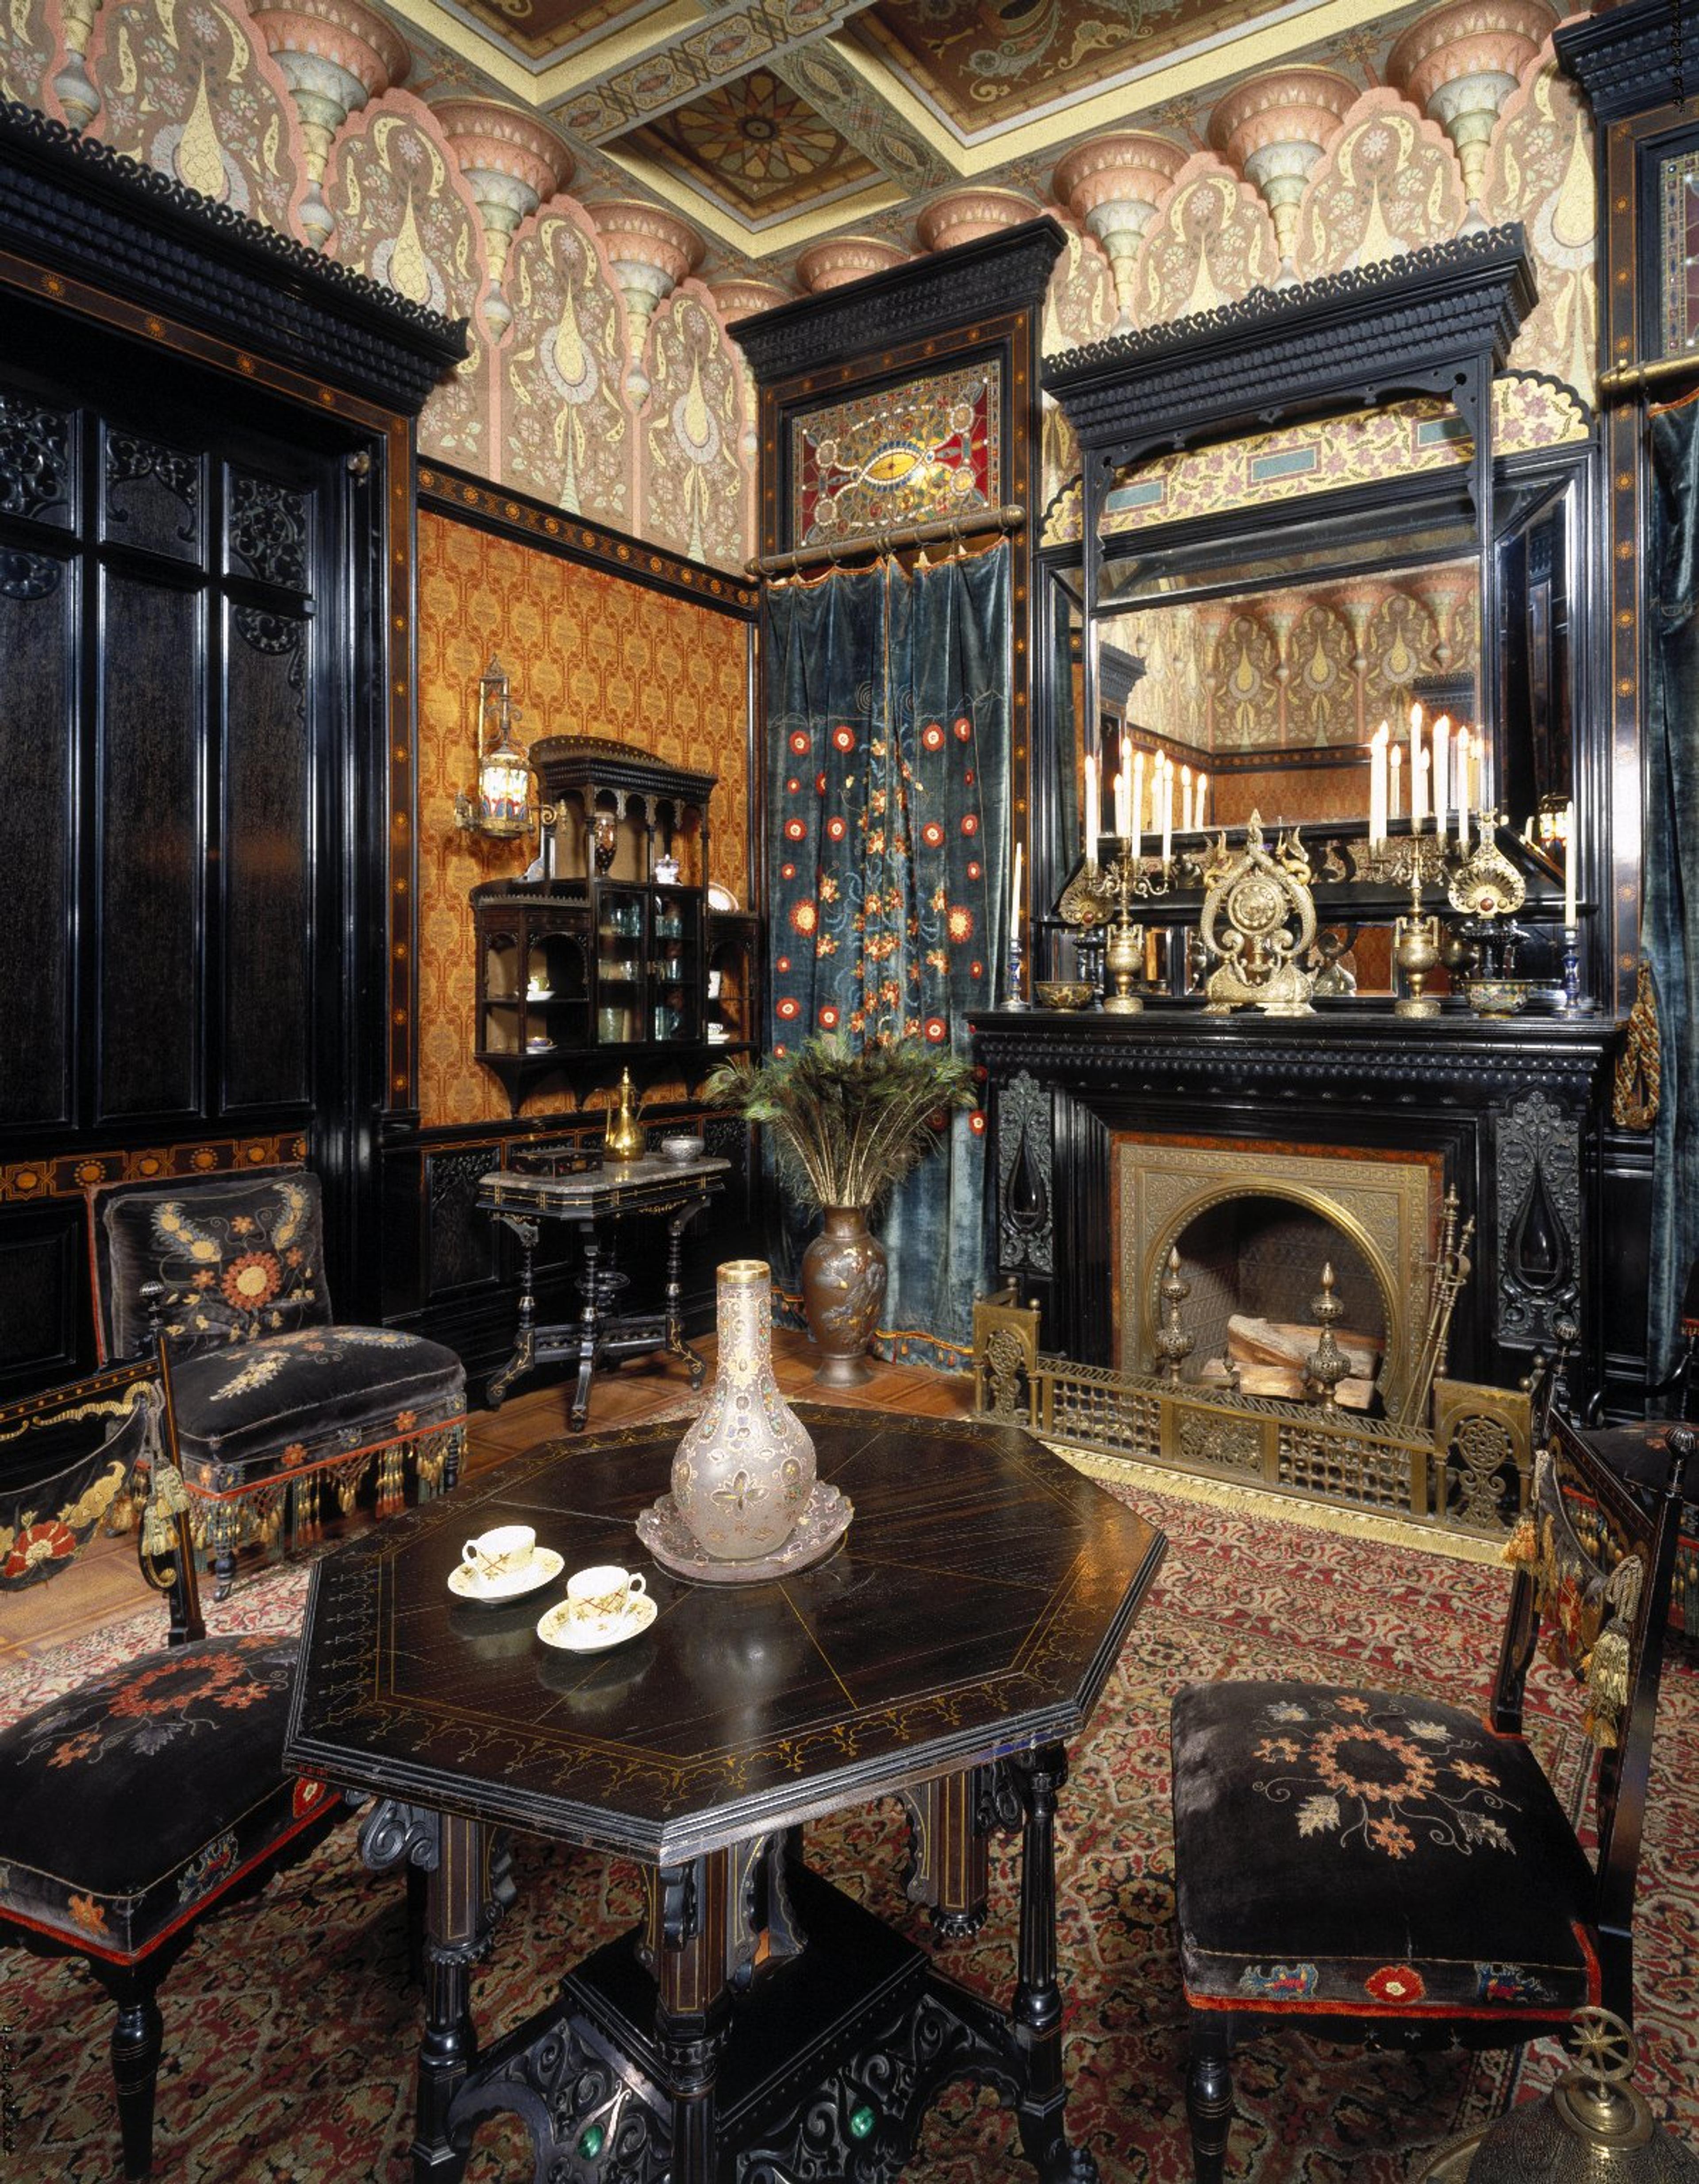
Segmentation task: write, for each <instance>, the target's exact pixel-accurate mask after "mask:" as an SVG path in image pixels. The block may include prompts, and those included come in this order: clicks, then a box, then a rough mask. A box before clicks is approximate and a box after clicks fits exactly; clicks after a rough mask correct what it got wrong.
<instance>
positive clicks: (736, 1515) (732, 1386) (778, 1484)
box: [672, 1259, 815, 1562]
mask: <svg viewBox="0 0 1699 2184" xmlns="http://www.w3.org/2000/svg"><path fill="white" fill-rule="evenodd" d="M771 1284H772V1270H771V1268H769V1267H768V1265H767V1262H766V1260H765V1259H728V1260H727V1262H725V1263H724V1265H722V1266H721V1268H720V1270H719V1279H718V1284H717V1291H718V1295H717V1318H718V1331H719V1338H720V1340H719V1361H718V1365H717V1368H716V1372H715V1375H714V1385H713V1386H712V1388H711V1389H710V1390H709V1393H708V1401H706V1403H705V1404H704V1406H703V1407H702V1410H701V1412H699V1415H698V1417H697V1418H696V1419H695V1420H694V1423H693V1424H692V1425H691V1428H690V1430H689V1431H688V1433H687V1434H686V1435H685V1436H684V1438H683V1440H682V1441H680V1443H679V1444H678V1453H677V1455H676V1456H675V1457H673V1459H672V1498H673V1501H674V1502H675V1503H676V1504H677V1508H678V1511H679V1513H680V1515H681V1516H682V1518H683V1519H684V1521H685V1523H686V1524H688V1526H689V1527H690V1529H691V1531H692V1532H693V1533H694V1535H695V1536H696V1538H697V1540H698V1541H699V1542H700V1544H701V1546H702V1547H703V1549H704V1550H705V1552H707V1553H708V1554H710V1555H712V1556H713V1557H715V1558H716V1560H718V1561H721V1562H749V1561H751V1560H753V1559H755V1557H758V1556H760V1555H770V1554H772V1553H775V1552H777V1550H778V1549H779V1548H780V1547H782V1546H783V1545H784V1543H785V1541H787V1540H788V1538H789V1537H790V1535H791V1533H792V1531H793V1530H794V1529H795V1526H796V1521H797V1519H798V1518H799V1517H800V1516H801V1514H802V1513H803V1511H804V1510H805V1508H806V1507H808V1497H809V1496H810V1495H811V1493H812V1492H813V1490H814V1475H815V1464H814V1443H813V1441H812V1440H811V1439H810V1437H809V1433H808V1429H807V1428H806V1427H805V1425H804V1424H803V1423H802V1421H801V1419H800V1418H798V1416H797V1415H796V1412H794V1410H792V1408H791V1407H790V1405H789V1404H788V1402H786V1401H785V1399H784V1397H783V1396H782V1395H781V1394H780V1393H779V1385H778V1381H777V1379H776V1378H775V1376H774V1373H773V1307H772V1285H771Z"/></svg>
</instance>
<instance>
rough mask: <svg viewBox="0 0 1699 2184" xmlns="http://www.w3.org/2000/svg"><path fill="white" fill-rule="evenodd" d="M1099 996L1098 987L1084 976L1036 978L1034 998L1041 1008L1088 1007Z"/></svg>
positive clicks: (1034, 981)
mask: <svg viewBox="0 0 1699 2184" xmlns="http://www.w3.org/2000/svg"><path fill="white" fill-rule="evenodd" d="M1096 998H1097V989H1096V988H1095V986H1090V985H1088V984H1087V983H1086V982H1085V980H1084V979H1083V978H1036V979H1034V980H1033V1000H1035V1001H1036V1002H1037V1003H1038V1005H1039V1007H1040V1008H1041V1009H1086V1008H1089V1007H1090V1006H1091V1004H1092V1002H1093V1001H1094V1000H1095V999H1096Z"/></svg>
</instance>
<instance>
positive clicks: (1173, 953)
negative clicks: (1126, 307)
mask: <svg viewBox="0 0 1699 2184" xmlns="http://www.w3.org/2000/svg"><path fill="white" fill-rule="evenodd" d="M1532 298H1533V287H1532V279H1531V274H1530V272H1529V265H1528V260H1527V256H1526V251H1525V247H1524V239H1523V237H1522V232H1521V231H1520V229H1516V228H1512V229H1505V230H1498V231H1492V232H1491V233H1489V234H1486V235H1483V236H1479V237H1473V238H1468V239H1466V240H1465V241H1463V242H1459V243H1453V244H1448V245H1446V246H1443V247H1442V248H1440V249H1438V250H1434V251H1429V252H1424V253H1418V254H1417V255H1416V256H1415V257H1413V258H1409V259H1400V260H1398V261H1395V264H1393V265H1389V266H1382V267H1376V268H1372V269H1369V270H1368V271H1366V272H1364V273H1360V274H1354V275H1347V276H1335V277H1334V278H1333V279H1330V280H1328V281H1319V282H1315V283H1312V284H1310V285H1309V286H1308V287H1305V288H1298V289H1294V290H1291V291H1289V292H1286V293H1285V294H1284V295H1273V296H1271V295H1267V294H1264V295H1261V296H1258V297H1253V298H1248V299H1246V302H1245V304H1241V305H1237V306H1233V307H1230V308H1229V309H1227V310H1225V311H1220V312H1215V313H1212V314H1210V315H1208V316H1207V317H1205V318H1200V319H1197V320H1190V321H1181V322H1179V323H1178V325H1176V326H1173V327H1169V328H1163V329H1161V330H1159V331H1158V332H1157V333H1156V334H1154V335H1148V336H1135V337H1128V338H1126V339H1123V340H1119V341H1111V342H1106V343H1099V344H1097V345H1096V346H1095V348H1092V349H1090V350H1087V351H1082V352H1078V353H1076V354H1073V355H1071V356H1069V357H1067V358H1064V359H1058V360H1057V361H1056V363H1055V364H1053V365H1052V366H1051V367H1050V369H1049V370H1047V372H1046V375H1045V376H1046V384H1047V386H1049V387H1050V390H1051V392H1052V393H1055V395H1056V398H1057V400H1058V401H1059V402H1060V403H1061V405H1062V407H1063V408H1064V409H1065V410H1066V411H1067V415H1068V416H1069V418H1070V421H1071V422H1072V424H1073V425H1074V427H1075V431H1076V433H1077V435H1078V437H1079V439H1080V443H1081V449H1082V458H1083V477H1082V486H1081V496H1080V497H1081V503H1082V510H1081V515H1082V532H1083V537H1082V539H1081V541H1080V543H1079V544H1078V545H1076V546H1074V547H1072V548H1071V549H1069V548H1061V549H1050V551H1048V552H1047V553H1046V554H1045V556H1044V560H1045V562H1046V565H1047V570H1046V579H1047V580H1046V586H1045V589H1046V592H1047V595H1048V615H1049V632H1050V635H1049V642H1048V643H1047V645H1046V647H1045V652H1046V660H1045V671H1044V676H1043V681H1044V683H1045V684H1046V685H1047V692H1048V699H1049V703H1048V705H1046V706H1045V707H1044V712H1043V714H1042V715H1041V719H1042V721H1044V725H1045V726H1046V727H1048V729H1049V732H1050V733H1049V738H1048V740H1049V742H1050V754H1051V763H1052V767H1053V772H1052V780H1053V783H1054V788H1055V795H1054V799H1053V810H1054V825H1053V827H1051V828H1050V829H1047V830H1046V831H1045V836H1044V838H1041V840H1040V841H1039V844H1038V848H1039V855H1040V856H1041V858H1042V859H1043V860H1044V864H1045V866H1046V867H1047V869H1046V870H1045V871H1044V872H1043V873H1042V875H1039V874H1035V878H1041V879H1042V880H1044V881H1048V882H1049V883H1050V893H1049V894H1048V897H1047V898H1045V899H1046V900H1049V902H1050V904H1051V905H1053V906H1054V907H1053V910H1052V915H1051V917H1050V919H1049V920H1048V921H1046V928H1047V929H1046V931H1045V934H1044V938H1045V941H1046V945H1045V946H1044V948H1042V949H1041V950H1040V951H1039V961H1040V962H1041V963H1043V964H1044V966H1045V967H1047V968H1048V969H1049V970H1050V972H1051V974H1052V976H1059V977H1061V978H1072V977H1074V976H1075V975H1076V974H1078V972H1081V971H1084V972H1086V973H1087V974H1088V975H1090V974H1091V972H1093V968H1094V967H1093V964H1092V962H1091V961H1090V945H1089V941H1090V939H1091V935H1090V928H1089V922H1088V925H1087V927H1086V929H1085V932H1084V933H1081V932H1080V931H1079V929H1078V926H1077V925H1075V926H1073V927H1072V939H1086V940H1087V941H1088V946H1087V948H1086V951H1085V960H1084V961H1080V960H1078V957H1077V956H1076V951H1075V950H1074V948H1073V947H1072V945H1071V944H1070V930H1071V928H1070V925H1069V922H1067V921H1066V920H1065V919H1064V918H1063V917H1061V916H1060V915H1059V914H1058V912H1060V911H1062V910H1066V909H1070V908H1071V909H1073V910H1075V911H1077V910H1078V902H1079V896H1078V890H1076V892H1075V894H1074V895H1073V896H1072V899H1071V900H1062V899H1063V898H1067V895H1068V888H1069V883H1071V882H1072V881H1075V880H1077V879H1078V877H1079V876H1080V873H1081V870H1082V866H1083V864H1084V862H1085V861H1086V859H1087V857H1088V856H1089V852H1090V850H1091V848H1092V846H1093V842H1092V838H1093V836H1094V835H1095V838H1096V843H1097V846H1098V847H1099V849H1100V852H1101V853H1102V854H1103V855H1105V857H1107V855H1109V854H1110V852H1109V850H1107V849H1106V848H1105V846H1104V845H1105V844H1115V845H1118V847H1117V849H1116V851H1115V854H1117V855H1119V856H1120V857H1121V859H1122V864H1123V868H1124V866H1125V863H1126V861H1127V859H1128V856H1129V855H1138V856H1139V857H1141V858H1142V859H1143V860H1144V862H1143V864H1142V865H1141V866H1139V870H1140V871H1142V872H1144V873H1145V876H1146V877H1150V878H1151V879H1152V880H1154V881H1155V882H1156V895H1155V899H1151V900H1143V901H1142V902H1141V904H1140V905H1139V915H1140V917H1141V922H1142V923H1143V924H1144V927H1145V932H1146V935H1147V950H1148V961H1147V963H1146V966H1145V978H1143V979H1142V980H1141V981H1140V982H1139V983H1140V984H1141V985H1142V986H1149V985H1150V984H1152V983H1154V984H1155V986H1156V989H1158V990H1159V991H1163V990H1165V991H1166V992H1167V994H1168V995H1184V994H1185V993H1187V992H1188V991H1189V990H1191V989H1192V988H1193V986H1194V985H1195V973H1196V971H1197V967H1198V966H1197V962H1196V957H1195V939H1193V937H1192V933H1191V932H1190V931H1189V928H1195V923H1196V919H1197V916H1198V908H1199V905H1200V900H1201V897H1202V894H1203V893H1204V889H1205V878H1206V873H1205V866H1206V862H1207V857H1208V851H1209V841H1210V838H1211V837H1212V836H1213V837H1216V838H1219V835H1220V833H1222V831H1223V830H1225V832H1226V834H1227V837H1228V841H1229V843H1238V842H1241V841H1242V840H1243V839H1244V832H1245V829H1246V827H1248V826H1249V824H1250V823H1251V822H1252V820H1253V818H1254V817H1260V819H1261V821H1262V827H1263V830H1264V833H1265V836H1266V837H1267V838H1268V839H1269V840H1270V841H1271V843H1272V842H1273V840H1276V839H1278V838H1280V837H1282V836H1284V834H1285V833H1287V832H1288V830H1290V829H1292V828H1295V827H1296V828H1301V830H1302V838H1303V844H1304V848H1305V851H1306V855H1308V857H1309V861H1310V864H1311V866H1312V871H1313V873H1314V877H1315V882H1316V884H1315V889H1314V892H1315V895H1316V904H1317V915H1318V919H1319V921H1320V924H1321V930H1320V931H1319V933H1318V934H1317V948H1316V950H1315V952H1314V954H1313V955H1312V958H1311V961H1312V963H1314V964H1319V965H1321V966H1323V967H1324V968H1325V970H1326V973H1327V975H1326V977H1325V978H1323V980H1322V982H1321V983H1320V984H1319V985H1318V988H1317V991H1318V994H1320V995H1324V996H1326V995H1331V996H1334V997H1338V996H1343V995H1351V994H1356V995H1362V996H1364V997H1365V998H1370V997H1381V998H1382V999H1383V1004H1384V996H1386V995H1389V994H1390V993H1391V992H1393V991H1394V990H1395V989H1398V986H1399V983H1400V982H1399V979H1398V977H1397V973H1396V972H1395V967H1394V962H1393V948H1394V933H1393V922H1394V919H1395V917H1397V916H1398V914H1399V913H1400V912H1410V911H1412V908H1413V907H1414V906H1415V905H1413V903H1412V881H1418V882H1420V883H1423V885H1424V886H1425V888H1426V889H1427V892H1428V895H1429V900H1428V902H1427V903H1426V904H1425V905H1422V906H1423V907H1426V908H1429V909H1431V908H1433V907H1434V901H1435V899H1437V898H1438V897H1440V895H1442V894H1443V892H1444V890H1445V889H1446V885H1447V883H1448V881H1449V879H1450V878H1451V876H1452V874H1453V873H1454V872H1455V868H1456V866H1457V862H1458V861H1459V857H1458V853H1457V843H1458V841H1459V838H1460V837H1462V827H1461V823H1460V814H1461V812H1462V811H1463V810H1467V811H1468V817H1469V822H1470V824H1469V828H1468V833H1467V836H1466V837H1463V838H1466V839H1467V840H1468V842H1469V843H1471V844H1474V845H1477V846H1479V844H1481V843H1482V842H1483V840H1484V839H1485V840H1486V841H1487V842H1488V844H1489V845H1490V846H1492V847H1495V848H1496V849H1498V850H1501V852H1502V854H1503V855H1505V857H1506V859H1507V861H1508V862H1509V863H1510V864H1511V865H1512V866H1513V867H1515V869H1516V871H1517V874H1518V884H1519V888H1520V890H1521V892H1522V896H1523V900H1524V904H1525V908H1524V912H1523V914H1524V916H1525V917H1526V918H1527V920H1528V921H1529V923H1528V928H1527V929H1526V934H1525V939H1524V949H1523V956H1522V961H1521V962H1520V964H1519V965H1518V968H1519V969H1520V970H1522V971H1523V972H1524V973H1531V974H1533V980H1532V983H1534V984H1535V986H1537V987H1538V988H1539V990H1540V991H1541V992H1544V993H1545V994H1546V995H1548V996H1551V997H1556V996H1557V995H1559V994H1560V993H1561V992H1562V990H1563V959H1564V955H1565V952H1566V949H1565V943H1564V941H1563V932H1564V929H1565V927H1566V925H1567V926H1568V927H1571V928H1573V926H1574V916H1575V912H1574V906H1573V904H1572V902H1571V901H1569V900H1566V889H1565V877H1566V873H1565V863H1566V845H1565V842H1564V840H1563V835H1564V833H1565V831H1566V829H1567V827H1568V816H1569V813H1570V811H1571V810H1572V808H1573V807H1572V798H1573V794H1574V783H1573V775H1574V766H1573V759H1572V749H1571V721H1572V706H1573V696H1572V694H1573V692H1574V689H1575V688H1576V687H1577V675H1576V662H1575V660H1574V654H1573V643H1574V633H1575V631H1576V627H1577V625H1578V623H1579V621H1580V619H1581V618H1580V617H1579V616H1577V614H1576V612H1575V599H1574V593H1575V587H1576V585H1577V583H1578V582H1579V579H1580V577H1581V576H1582V574H1583V572H1584V570H1585V554H1584V551H1583V539H1582V536H1581V530H1582V526H1583V523H1584V521H1585V505H1586V495H1585V490H1584V476H1585V465H1586V461H1587V459H1588V453H1589V450H1588V445H1587V443H1585V441H1580V442H1576V441H1573V440H1572V441H1570V442H1568V443H1566V444H1563V445H1559V446H1555V447H1548V448H1536V449H1532V450H1529V451H1527V452H1524V453H1518V454H1515V455H1513V456H1511V457H1508V458H1504V459H1501V460H1498V461H1497V462H1495V460H1494V449H1493V443H1492V409H1493V404H1492V399H1491V384H1492V377H1493V374H1494V371H1495V370H1496V369H1497V368H1498V367H1499V366H1500V365H1501V364H1502V362H1503V360H1504V358H1505V356H1506V354H1507V351H1508V348H1509V344H1510V342H1511V340H1512V338H1513V337H1514V334H1515V331H1516V329H1517V327H1518V325H1519V324H1520V321H1521V319H1522V317H1523V315H1524V313H1525V311H1526V310H1527V309H1529V306H1530V304H1531V302H1532ZM1412 394H1416V395H1425V396H1426V397H1428V399H1426V400H1423V401H1419V402H1416V403H1412V402H1411V401H1409V399H1408V397H1410V396H1411V395H1412ZM1435 396H1439V397H1441V398H1442V399H1440V400H1435V399H1434V397H1435ZM1276 428H1278V429H1276ZM1200 446H1201V448H1203V450H1204V460H1202V461H1200V460H1195V459H1193V456H1192V453H1191V451H1195V450H1196V449H1197V448H1199V447H1200ZM1179 451H1186V452H1185V453H1181V452H1179ZM1188 462H1189V472H1188V471H1186V470H1185V468H1184V466H1185V465H1187V464H1188ZM1209 463H1213V464H1214V465H1215V470H1216V476H1215V477H1214V479H1213V481H1212V485H1211V489H1210V491H1208V492H1199V491H1196V490H1192V491H1187V490H1183V489H1182V486H1183V482H1184V479H1185V478H1186V477H1188V476H1189V480H1190V482H1191V483H1192V485H1193V486H1194V487H1195V485H1196V482H1197V480H1198V479H1199V478H1200V476H1203V475H1204V474H1205V469H1206V464H1209ZM1200 504H1202V505H1203V508H1204V510H1205V512H1196V511H1198V510H1199V509H1200ZM1484 632H1486V633H1487V635H1488V638H1489V640H1490V641H1488V642H1486V643H1484V642H1483V633H1484ZM1412 708H1419V709H1420V712H1419V719H1420V727H1419V728H1418V731H1417V732H1416V733H1414V734H1412ZM1383 722H1384V724H1385V726H1384V730H1383V728H1382V723H1383ZM1042 739H1043V738H1041V740H1042ZM1088 798H1089V802H1088ZM1377 799H1379V800H1378V801H1377ZM1441 802H1443V803H1444V804H1445V805H1446V811H1447V814H1448V818H1449V824H1450V829H1451V842H1452V845H1453V847H1452V853H1451V860H1450V864H1449V866H1448V865H1447V863H1446V859H1445V858H1444V856H1443V855H1442V854H1441V844H1440V842H1439V840H1438V839H1437V838H1436V830H1435V826H1434V816H1435V811H1436V807H1437V806H1438V805H1440V803H1441ZM1483 812H1486V813H1496V815H1497V821H1496V825H1493V826H1490V827H1488V828H1487V829H1486V830H1485V835H1484V833H1483V829H1482V824H1481V815H1482V814H1483ZM1129 832H1130V836H1131V839H1130V841H1129V839H1128V835H1129ZM1418 837H1420V838H1419V839H1418ZM1377 843H1379V844H1381V845H1382V846H1381V847H1379V848H1378V849H1377V848H1376V844H1377ZM1578 848H1579V844H1578ZM1371 851H1373V855H1370V854H1368V853H1369V852H1371ZM1572 862H1573V861H1572ZM1573 885H1574V883H1573V881H1572V883H1571V886H1572V889H1573ZM1141 894H1142V889H1141ZM1164 897H1166V898H1167V902H1166V903H1164V901H1163V898H1164ZM1441 906H1443V905H1441ZM1568 952H1569V953H1571V954H1573V953H1574V942H1573V940H1572V941H1571V942H1570V943H1569V944H1568ZM1096 975H1097V976H1098V978H1099V979H1100V980H1101V970H1100V965H1099V966H1098V967H1096ZM1433 983H1434V985H1436V986H1437V987H1439V988H1440V989H1444V987H1445V985H1446V978H1445V974H1444V972H1436V973H1435V977H1434V981H1433ZM1574 983H1575V977H1574V972H1573V970H1572V974H1571V978H1570V980H1569V984H1570V987H1571V989H1573V988H1574ZM1419 991H1420V988H1419V985H1418V993H1419ZM1554 1005H1556V1003H1555V998H1554Z"/></svg>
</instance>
